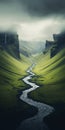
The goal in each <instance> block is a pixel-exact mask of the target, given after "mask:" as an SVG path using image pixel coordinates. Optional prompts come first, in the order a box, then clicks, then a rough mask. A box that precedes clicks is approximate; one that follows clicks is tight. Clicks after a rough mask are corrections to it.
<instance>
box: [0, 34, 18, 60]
mask: <svg viewBox="0 0 65 130" xmlns="http://www.w3.org/2000/svg"><path fill="white" fill-rule="evenodd" d="M0 48H1V49H5V50H6V51H7V52H8V53H9V54H11V55H12V56H14V57H15V58H20V54H19V40H18V35H17V34H14V33H8V32H0Z"/></svg>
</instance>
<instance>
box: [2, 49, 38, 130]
mask: <svg viewBox="0 0 65 130" xmlns="http://www.w3.org/2000/svg"><path fill="white" fill-rule="evenodd" d="M20 57H21V59H19V60H18V59H15V58H13V57H12V56H11V55H9V54H8V53H7V52H6V51H4V50H0V123H1V125H0V129H1V130H4V129H7V130H11V129H12V130H15V129H16V127H17V125H18V124H20V122H21V121H22V120H24V119H26V118H28V117H31V116H33V115H34V114H35V113H36V112H37V110H36V109H35V108H34V107H32V106H29V105H28V104H26V103H24V102H22V101H20V99H19V97H20V95H21V93H22V90H24V89H26V88H28V87H29V86H28V85H26V84H25V83H24V82H23V81H22V78H24V77H25V76H26V75H28V74H27V73H26V70H27V69H28V67H29V66H30V65H31V64H30V59H29V58H26V57H25V56H24V55H22V54H21V55H20Z"/></svg>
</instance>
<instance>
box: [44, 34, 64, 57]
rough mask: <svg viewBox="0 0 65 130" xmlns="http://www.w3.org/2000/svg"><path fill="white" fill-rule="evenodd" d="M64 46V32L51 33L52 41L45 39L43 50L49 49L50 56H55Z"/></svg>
mask: <svg viewBox="0 0 65 130" xmlns="http://www.w3.org/2000/svg"><path fill="white" fill-rule="evenodd" d="M64 47H65V32H62V33H60V34H53V41H47V40H46V44H45V52H47V51H48V50H50V57H51V58H52V57H53V56H55V55H56V54H57V53H58V52H59V51H60V50H61V49H62V48H64Z"/></svg>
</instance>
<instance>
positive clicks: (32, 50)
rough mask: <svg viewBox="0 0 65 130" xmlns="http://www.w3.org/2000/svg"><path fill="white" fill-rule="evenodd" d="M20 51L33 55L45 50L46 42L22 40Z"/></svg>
mask: <svg viewBox="0 0 65 130" xmlns="http://www.w3.org/2000/svg"><path fill="white" fill-rule="evenodd" d="M19 44H20V52H22V53H23V52H24V53H25V55H26V54H27V55H28V56H29V55H33V54H37V53H41V52H43V50H44V48H45V43H44V42H43V41H23V40H21V41H20V43H19Z"/></svg>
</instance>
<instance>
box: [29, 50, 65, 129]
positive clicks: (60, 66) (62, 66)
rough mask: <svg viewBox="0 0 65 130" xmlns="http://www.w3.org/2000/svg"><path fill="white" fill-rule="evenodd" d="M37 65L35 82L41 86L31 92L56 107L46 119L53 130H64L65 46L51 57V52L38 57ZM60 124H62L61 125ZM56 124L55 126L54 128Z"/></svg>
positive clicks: (32, 95) (38, 98)
mask: <svg viewBox="0 0 65 130" xmlns="http://www.w3.org/2000/svg"><path fill="white" fill-rule="evenodd" d="M36 62H37V65H36V67H35V68H34V70H33V71H34V73H36V76H35V78H33V80H32V81H33V82H36V83H37V84H38V85H39V86H40V88H38V89H37V90H35V91H34V92H31V93H30V94H29V96H30V97H32V98H33V99H35V100H38V101H41V102H43V103H44V102H45V103H47V104H50V105H52V106H53V107H54V108H55V112H54V113H53V114H52V115H51V116H49V117H48V118H46V119H45V121H46V123H47V124H48V125H49V126H50V129H51V130H52V129H53V130H58V129H59V130H62V129H63V130H64V129H65V125H64V121H65V48H64V49H63V50H61V51H60V52H59V53H58V54H57V55H56V56H54V57H53V58H50V53H49V52H48V53H47V54H45V55H43V54H42V55H40V56H38V57H36ZM59 124H60V125H59ZM53 126H54V128H53Z"/></svg>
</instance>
